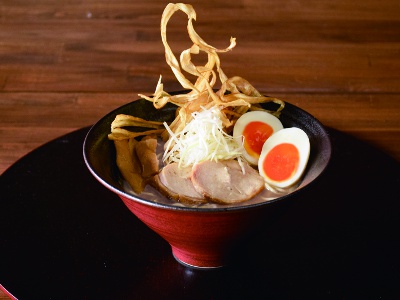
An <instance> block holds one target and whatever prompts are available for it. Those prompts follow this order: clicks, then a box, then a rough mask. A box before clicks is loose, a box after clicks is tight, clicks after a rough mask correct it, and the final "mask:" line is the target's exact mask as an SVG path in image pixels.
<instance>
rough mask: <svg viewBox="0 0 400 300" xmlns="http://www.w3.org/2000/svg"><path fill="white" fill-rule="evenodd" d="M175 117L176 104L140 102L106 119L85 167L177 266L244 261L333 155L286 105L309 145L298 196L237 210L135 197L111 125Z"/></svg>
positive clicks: (317, 131) (322, 134) (314, 124)
mask: <svg viewBox="0 0 400 300" xmlns="http://www.w3.org/2000/svg"><path fill="white" fill-rule="evenodd" d="M266 108H267V107H266ZM175 111H176V106H174V105H172V104H168V105H166V106H165V107H163V108H162V109H155V108H154V107H153V104H152V103H151V102H149V101H146V100H143V99H139V100H136V101H133V102H131V103H128V104H126V105H124V106H121V107H119V108H117V109H115V110H114V111H112V112H110V113H108V114H107V115H106V116H104V117H103V118H101V119H100V120H99V121H98V122H97V123H96V124H95V125H93V126H92V127H91V129H90V130H89V132H88V134H87V136H86V138H85V141H84V145H83V156H84V160H85V163H86V165H87V167H88V169H89V171H90V172H91V174H92V175H93V176H94V177H95V178H96V179H97V180H98V181H99V182H100V183H101V184H102V185H103V186H105V187H106V188H107V189H109V190H111V191H112V192H114V193H115V194H116V195H118V196H119V198H120V199H121V200H122V201H123V203H124V204H125V205H126V207H127V208H128V209H129V210H130V211H131V212H132V213H133V214H134V215H135V216H136V217H137V218H139V219H140V220H141V221H142V222H143V223H145V224H146V225H147V226H148V227H149V228H151V229H152V230H154V231H155V232H156V233H157V234H158V235H160V236H161V237H162V238H164V239H165V240H166V241H167V242H168V243H169V244H170V245H171V250H172V254H173V256H174V257H175V258H176V260H177V261H178V262H180V263H182V264H184V265H186V266H190V267H194V268H218V267H222V266H225V265H227V264H232V263H234V261H235V259H237V255H240V253H238V252H237V251H236V250H237V249H238V248H237V246H238V245H240V244H241V243H242V242H243V241H244V240H245V239H246V238H248V237H249V236H251V235H253V234H254V233H255V232H257V230H258V229H259V228H260V226H265V224H267V223H268V220H271V219H273V218H276V217H277V214H278V213H279V212H278V211H279V209H280V207H281V206H282V203H287V202H290V201H291V199H293V198H294V196H295V195H297V194H298V193H301V192H302V191H303V190H304V189H305V188H306V187H307V188H310V187H312V185H311V184H312V183H314V182H315V181H316V180H317V179H318V178H319V177H320V175H321V174H322V173H323V172H324V170H325V169H326V167H327V165H328V163H329V160H330V157H331V152H332V147H331V141H330V138H329V135H328V133H327V132H326V130H325V128H324V126H323V125H322V124H321V123H320V122H319V121H318V120H317V119H316V118H314V117H313V116H312V115H310V114H309V113H307V112H306V111H304V110H302V109H300V108H298V107H296V106H294V105H291V104H289V103H286V105H285V108H284V109H283V110H282V112H281V116H280V120H281V122H282V124H283V126H284V127H298V128H301V129H302V130H304V131H305V132H306V133H307V135H308V137H309V140H310V145H311V153H310V158H309V161H308V164H307V168H306V170H305V172H304V175H303V177H302V179H301V182H300V183H299V185H298V186H297V187H296V188H295V189H294V190H292V191H290V192H287V193H284V194H274V193H269V192H268V191H266V193H267V194H264V195H263V196H262V197H255V198H254V199H252V200H249V201H246V202H242V203H240V204H235V205H220V204H207V205H201V206H189V205H183V204H181V203H177V202H175V201H173V200H170V199H167V198H166V197H164V196H162V195H161V194H160V193H158V191H157V190H155V189H153V188H152V187H148V188H147V187H146V191H145V193H142V194H140V195H136V194H134V193H133V192H132V191H131V190H130V189H129V185H127V184H126V183H125V182H124V180H123V179H122V177H121V175H120V173H119V170H118V168H117V166H116V161H115V156H116V152H115V148H114V144H113V141H110V140H109V139H108V137H107V135H108V134H109V133H110V128H111V123H112V121H113V120H114V118H115V116H116V115H118V114H128V115H133V116H136V117H140V118H143V119H147V120H154V121H166V122H169V121H172V120H173V119H174V118H175ZM268 193H269V194H268Z"/></svg>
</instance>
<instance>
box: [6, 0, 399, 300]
mask: <svg viewBox="0 0 400 300" xmlns="http://www.w3.org/2000/svg"><path fill="white" fill-rule="evenodd" d="M167 3H168V2H166V1H152V0H150V1H136V0H114V1H108V0H107V1H106V0H87V1H85V0H57V1H56V0H36V1H30V0H2V1H1V6H0V174H1V173H3V172H4V171H5V170H6V169H7V168H8V167H9V166H11V165H12V164H13V163H14V162H15V161H17V160H18V159H19V158H21V157H22V156H24V155H25V154H27V153H29V152H30V151H32V150H34V149H35V148H37V147H39V146H40V145H42V144H44V143H46V142H48V141H50V140H52V139H54V138H57V137H59V136H61V135H63V134H66V133H68V132H71V131H73V130H76V129H79V128H82V127H84V126H89V125H91V124H93V123H94V122H96V121H97V120H98V119H99V118H100V117H102V116H103V115H104V114H106V113H107V112H109V111H110V110H112V109H114V108H116V107H118V106H120V105H122V104H125V103H127V102H129V101H132V100H135V99H136V98H137V94H138V93H145V94H151V93H152V92H153V91H154V88H155V86H156V83H157V80H158V78H159V75H160V74H162V75H163V79H164V82H165V89H167V90H170V91H173V90H179V89H181V87H180V86H179V84H178V83H177V81H176V80H175V78H174V77H173V75H172V72H171V70H170V69H169V67H168V66H167V64H166V63H165V59H164V48H163V46H162V43H161V38H160V29H159V25H160V18H161V14H162V12H163V9H164V7H165V6H166V4H167ZM190 3H191V4H193V6H194V8H195V9H196V12H197V21H196V22H195V29H196V30H197V32H198V33H199V34H200V35H201V36H202V37H203V38H204V39H205V40H206V41H207V42H208V43H209V44H211V45H214V46H216V47H219V48H224V47H226V46H227V45H228V44H229V38H230V37H231V36H234V37H236V38H237V42H238V45H237V47H236V48H235V49H234V50H233V51H231V52H229V53H225V54H221V56H220V57H221V61H222V68H223V70H224V71H225V73H226V74H227V75H228V76H229V77H231V76H234V75H240V76H242V77H244V78H246V79H247V80H249V81H250V82H251V83H252V84H253V85H254V86H255V87H256V88H257V89H258V90H259V91H261V92H263V93H264V94H268V95H271V96H275V97H279V98H281V99H282V100H285V101H287V102H290V103H292V104H295V105H297V106H299V107H301V108H303V109H305V110H307V111H308V112H310V113H311V114H313V115H314V116H316V117H317V118H318V119H319V120H320V121H321V122H322V123H323V124H325V125H326V126H328V127H332V128H335V129H338V130H340V131H343V132H346V133H349V134H350V135H353V136H354V137H356V138H359V139H361V140H364V141H367V142H368V143H370V144H372V145H374V146H376V147H378V148H380V149H382V151H385V152H386V153H388V154H389V155H391V156H393V157H395V158H396V159H397V160H400V4H399V1H398V0H379V1H378V0H354V1H348V0H335V1H331V0H329V1H328V0H284V1H278V0H269V1H263V0H238V1H231V0H214V1H198V0H196V1H191V2H190ZM168 39H169V42H170V44H171V46H172V49H173V50H174V52H175V53H179V52H181V51H182V50H183V49H186V48H188V47H189V46H190V42H189V40H188V37H187V34H186V16H185V15H183V14H182V13H180V14H177V15H175V16H174V17H173V19H172V20H171V22H170V24H169V26H168ZM66 159H68V158H66ZM371 159H373V158H371ZM11 292H12V291H11ZM6 298H8V297H7V296H6V295H5V294H4V293H2V292H1V291H0V299H6Z"/></svg>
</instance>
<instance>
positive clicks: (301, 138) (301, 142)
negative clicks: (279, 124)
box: [258, 127, 310, 189]
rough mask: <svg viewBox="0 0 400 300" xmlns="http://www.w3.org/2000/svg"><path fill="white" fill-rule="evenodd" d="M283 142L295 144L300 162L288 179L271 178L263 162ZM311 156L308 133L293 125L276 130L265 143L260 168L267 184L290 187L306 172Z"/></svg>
mask: <svg viewBox="0 0 400 300" xmlns="http://www.w3.org/2000/svg"><path fill="white" fill-rule="evenodd" d="M282 143H289V144H293V145H294V146H295V147H296V148H297V149H298V151H299V164H298V166H297V170H296V171H295V173H294V174H293V175H292V176H291V177H289V178H288V179H286V180H283V181H275V180H272V179H271V178H269V177H268V176H267V175H266V174H265V172H264V170H263V162H264V160H265V158H266V156H267V155H268V153H269V152H270V151H271V150H272V149H273V148H274V147H275V146H277V145H279V144H282ZM309 156H310V140H309V138H308V136H307V134H306V133H305V132H304V131H303V130H301V129H300V128H296V127H291V128H284V129H282V130H279V131H277V132H275V133H274V134H273V135H272V136H270V137H269V139H268V140H267V141H266V142H265V143H264V146H263V148H262V151H261V155H260V159H259V161H258V170H259V173H260V175H261V176H262V177H264V180H265V182H266V183H267V185H269V186H271V187H272V188H278V189H282V188H289V187H292V186H293V185H294V184H296V183H297V182H298V181H299V179H300V178H301V176H302V175H303V173H304V170H305V168H306V165H307V162H308V159H309Z"/></svg>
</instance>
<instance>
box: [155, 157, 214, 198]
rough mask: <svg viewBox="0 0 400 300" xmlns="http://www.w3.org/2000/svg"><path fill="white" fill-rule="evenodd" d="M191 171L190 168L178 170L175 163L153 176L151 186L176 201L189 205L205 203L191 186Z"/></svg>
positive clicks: (201, 196)
mask: <svg viewBox="0 0 400 300" xmlns="http://www.w3.org/2000/svg"><path fill="white" fill-rule="evenodd" d="M191 171H192V167H187V168H182V169H180V168H178V164H177V163H171V164H168V165H166V166H165V167H164V168H162V170H161V172H160V173H159V174H158V175H156V176H154V180H153V183H152V184H153V186H154V187H156V188H157V189H158V190H159V191H160V192H161V193H163V194H164V195H165V196H167V197H168V198H171V199H174V200H176V201H179V202H183V203H190V204H201V203H206V202H207V200H206V199H205V198H204V197H203V195H202V194H200V193H199V192H197V190H196V189H195V188H194V186H193V184H192V181H191V179H190V176H191Z"/></svg>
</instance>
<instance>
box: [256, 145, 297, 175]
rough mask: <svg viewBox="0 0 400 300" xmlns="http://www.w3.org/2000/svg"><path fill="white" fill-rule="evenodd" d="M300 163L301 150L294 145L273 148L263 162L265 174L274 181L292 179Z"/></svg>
mask: <svg viewBox="0 0 400 300" xmlns="http://www.w3.org/2000/svg"><path fill="white" fill-rule="evenodd" d="M299 161H300V154H299V150H298V149H297V148H296V146H294V145H293V144H289V143H282V144H279V145H276V146H275V147H274V148H272V149H271V150H270V151H269V152H268V154H267V155H266V157H265V159H264V161H263V170H264V173H265V174H266V175H267V176H268V177H269V178H270V179H272V180H274V181H278V182H279V181H284V180H287V179H289V178H291V177H292V176H293V175H294V173H295V172H296V170H297V167H298V165H299Z"/></svg>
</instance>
